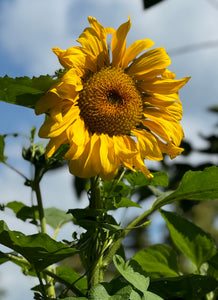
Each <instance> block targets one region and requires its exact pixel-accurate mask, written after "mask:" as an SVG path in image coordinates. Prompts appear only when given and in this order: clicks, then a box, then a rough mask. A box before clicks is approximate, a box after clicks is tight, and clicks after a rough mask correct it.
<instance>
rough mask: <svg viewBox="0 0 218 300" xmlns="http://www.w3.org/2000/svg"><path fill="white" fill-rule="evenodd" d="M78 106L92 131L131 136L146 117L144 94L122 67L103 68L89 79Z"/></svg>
mask: <svg viewBox="0 0 218 300" xmlns="http://www.w3.org/2000/svg"><path fill="white" fill-rule="evenodd" d="M78 105H79V108H80V116H81V118H82V119H83V120H84V122H85V125H86V127H87V129H88V130H89V131H90V132H91V133H97V134H101V133H104V134H108V135H109V136H113V135H129V134H130V132H131V130H132V129H134V128H135V127H136V126H137V124H139V121H140V119H141V118H142V110H143V102H142V98H141V95H140V93H139V91H138V90H137V89H136V87H135V84H134V81H133V80H132V78H131V77H130V76H129V75H127V74H126V73H124V71H123V70H122V69H120V68H115V67H107V68H103V69H101V70H100V71H99V72H97V73H94V74H93V75H92V76H91V77H89V78H88V79H85V80H84V83H83V90H82V91H81V92H80V97H79V101H78Z"/></svg>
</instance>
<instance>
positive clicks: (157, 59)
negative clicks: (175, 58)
mask: <svg viewBox="0 0 218 300" xmlns="http://www.w3.org/2000/svg"><path fill="white" fill-rule="evenodd" d="M170 63H171V61H170V58H169V56H168V55H167V53H166V51H165V49H164V48H157V49H154V50H150V51H148V52H146V53H144V54H142V55H141V56H139V57H138V58H137V59H136V60H135V61H134V62H133V63H132V65H131V66H130V68H129V70H128V74H129V75H130V76H135V77H136V76H140V75H144V74H147V73H149V72H152V71H154V70H156V69H160V70H162V69H164V68H166V67H167V66H169V65H170Z"/></svg>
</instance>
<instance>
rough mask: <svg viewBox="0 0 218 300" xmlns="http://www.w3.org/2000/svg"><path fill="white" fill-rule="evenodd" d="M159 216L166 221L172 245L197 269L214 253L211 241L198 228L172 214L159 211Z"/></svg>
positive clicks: (213, 245) (214, 249) (214, 248)
mask: <svg viewBox="0 0 218 300" xmlns="http://www.w3.org/2000/svg"><path fill="white" fill-rule="evenodd" d="M161 215H162V217H163V218H164V219H165V221H166V224H167V227H168V229H169V231H170V236H171V238H172V240H173V242H174V244H175V245H176V246H177V247H178V249H179V250H180V251H181V252H182V253H184V254H185V255H186V256H187V257H188V258H189V259H190V260H191V261H192V262H193V263H194V264H195V265H196V267H197V268H200V266H201V265H202V264H203V263H204V262H206V261H208V260H209V259H210V258H211V257H212V256H213V255H214V254H215V253H216V247H215V244H214V241H213V239H212V238H211V236H210V235H209V234H208V233H206V232H204V231H203V230H202V229H201V228H200V227H198V226H197V225H195V224H194V223H192V222H190V221H188V220H187V219H185V218H183V217H181V216H178V215H176V214H175V213H172V212H167V211H164V210H161Z"/></svg>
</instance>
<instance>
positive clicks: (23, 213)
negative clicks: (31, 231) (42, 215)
mask: <svg viewBox="0 0 218 300" xmlns="http://www.w3.org/2000/svg"><path fill="white" fill-rule="evenodd" d="M6 207H7V208H10V209H11V210H13V212H14V213H15V214H16V217H17V218H18V219H20V220H22V221H24V222H25V221H26V220H27V219H31V220H34V221H35V219H39V213H38V207H37V206H27V205H25V204H24V203H22V202H18V201H12V202H9V203H8V204H7V205H6Z"/></svg>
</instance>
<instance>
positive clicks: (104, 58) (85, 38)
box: [77, 28, 110, 68]
mask: <svg viewBox="0 0 218 300" xmlns="http://www.w3.org/2000/svg"><path fill="white" fill-rule="evenodd" d="M77 41H78V42H79V43H80V44H81V45H82V46H83V47H84V48H86V49H87V50H88V51H90V53H92V55H93V56H96V58H97V65H98V67H99V68H101V67H103V66H105V65H109V64H110V59H109V53H108V50H107V47H106V36H105V37H104V39H103V40H100V39H99V37H98V35H97V33H96V32H95V30H94V29H93V28H86V29H85V30H84V31H83V33H82V34H81V35H80V37H79V39H78V40H77Z"/></svg>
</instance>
